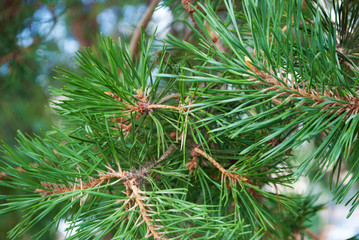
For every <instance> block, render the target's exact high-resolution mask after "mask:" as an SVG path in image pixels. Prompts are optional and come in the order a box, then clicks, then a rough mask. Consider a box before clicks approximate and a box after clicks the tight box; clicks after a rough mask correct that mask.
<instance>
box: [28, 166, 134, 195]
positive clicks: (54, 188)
mask: <svg viewBox="0 0 359 240" xmlns="http://www.w3.org/2000/svg"><path fill="white" fill-rule="evenodd" d="M109 169H110V172H108V173H99V175H100V177H99V178H95V179H91V180H90V181H89V182H88V183H85V184H83V183H82V182H81V183H80V184H78V183H75V184H73V186H72V187H66V186H64V185H58V184H51V183H41V186H42V187H44V188H47V189H50V190H45V189H39V188H38V189H36V190H35V192H38V193H40V194H41V195H43V196H48V195H53V194H60V193H65V192H71V191H77V190H82V189H88V188H93V187H96V186H99V185H101V184H102V183H103V182H106V181H109V180H110V179H111V178H114V177H116V178H118V179H120V180H123V179H126V177H127V175H128V172H122V171H120V170H119V172H116V171H115V170H113V169H112V168H109Z"/></svg>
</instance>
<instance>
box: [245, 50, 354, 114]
mask: <svg viewBox="0 0 359 240" xmlns="http://www.w3.org/2000/svg"><path fill="white" fill-rule="evenodd" d="M245 62H246V64H247V66H248V67H249V68H250V69H251V70H252V71H253V72H254V73H256V74H257V75H258V76H259V77H260V78H257V80H259V81H257V83H258V84H259V85H271V87H268V88H266V89H264V90H263V91H262V93H265V92H269V91H278V94H277V95H276V96H275V97H274V98H273V99H276V98H277V97H280V96H283V95H285V96H287V98H286V100H285V101H293V99H295V98H303V97H304V98H307V99H310V100H312V101H314V103H313V104H312V106H313V107H314V106H316V105H318V104H320V103H324V102H329V103H328V104H326V105H325V107H324V108H328V107H335V106H340V107H341V108H340V110H338V111H339V113H343V112H345V111H346V112H347V113H346V115H347V116H351V115H354V114H357V113H358V112H359V98H357V97H354V96H346V97H340V96H339V95H338V94H334V93H333V92H331V91H324V92H323V93H319V91H318V90H316V91H314V90H313V89H305V88H304V87H299V86H298V85H297V86H294V84H291V86H290V87H289V86H288V85H289V84H288V83H286V84H284V83H283V82H281V81H279V80H278V79H277V78H275V77H274V76H273V75H271V74H269V73H265V72H262V71H259V70H258V69H257V68H256V67H255V66H253V65H252V61H251V60H250V59H249V58H248V57H245ZM330 98H334V99H337V100H338V101H345V102H347V103H342V102H332V100H329V99H330ZM276 102H278V104H280V103H282V102H281V101H279V100H278V99H276Z"/></svg>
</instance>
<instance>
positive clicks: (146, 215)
mask: <svg viewBox="0 0 359 240" xmlns="http://www.w3.org/2000/svg"><path fill="white" fill-rule="evenodd" d="M137 185H138V184H137V182H136V179H135V178H132V179H131V180H128V181H126V182H125V186H127V187H128V188H129V189H131V190H132V197H133V198H134V199H135V206H138V207H139V208H140V215H141V218H142V219H143V220H142V221H141V222H140V223H139V224H138V225H141V224H142V223H143V222H144V223H145V224H146V227H147V233H146V238H147V237H151V236H152V237H153V238H154V240H160V239H167V238H166V237H164V233H163V232H158V230H159V229H160V228H162V226H160V225H158V224H155V223H154V220H153V219H152V218H151V214H150V212H152V211H151V210H150V209H149V207H148V205H147V204H145V203H144V202H143V200H144V199H145V198H146V197H145V196H143V195H144V192H143V191H141V190H140V189H139V188H138V186H137ZM127 187H126V188H127Z"/></svg>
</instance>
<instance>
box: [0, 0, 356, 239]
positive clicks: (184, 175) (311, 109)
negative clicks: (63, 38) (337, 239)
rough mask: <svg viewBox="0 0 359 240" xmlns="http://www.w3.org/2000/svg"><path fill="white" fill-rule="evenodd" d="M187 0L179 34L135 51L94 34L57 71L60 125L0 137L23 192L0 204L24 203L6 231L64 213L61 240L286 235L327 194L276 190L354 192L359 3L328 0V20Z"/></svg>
mask: <svg viewBox="0 0 359 240" xmlns="http://www.w3.org/2000/svg"><path fill="white" fill-rule="evenodd" d="M157 2H158V1H157ZM163 4H168V5H171V4H172V3H171V1H167V2H164V3H163ZM182 4H183V5H181V7H182V10H183V14H186V15H187V16H188V17H189V18H188V19H189V21H188V22H187V24H188V27H189V28H190V29H191V32H190V34H192V35H191V36H189V37H188V36H187V37H186V38H188V39H186V40H183V39H179V38H178V37H176V36H173V35H169V36H168V39H167V40H166V42H165V43H163V45H162V46H158V45H154V44H153V41H154V37H149V38H147V39H146V36H145V35H144V34H142V37H141V38H140V41H139V48H138V51H137V53H135V54H133V53H131V51H130V49H128V47H127V44H124V43H123V42H122V41H121V40H120V41H119V42H114V41H113V40H111V39H110V38H106V37H102V45H101V46H98V48H97V49H96V51H92V50H90V49H84V50H83V51H80V52H78V54H77V57H76V61H77V63H78V67H79V68H80V69H81V70H82V75H77V74H74V73H72V72H69V71H67V70H66V69H59V70H58V72H59V75H61V76H62V77H61V78H60V80H62V81H64V82H65V83H66V86H65V87H64V88H62V89H53V93H54V94H56V95H58V96H62V97H63V99H65V100H62V101H61V102H59V103H57V106H56V107H55V108H54V109H55V111H57V112H58V113H59V114H60V115H61V116H62V117H63V123H62V126H61V127H58V128H54V130H53V131H51V132H48V133H46V134H44V136H38V137H34V138H31V137H27V136H24V135H23V134H21V133H19V137H18V142H19V145H20V146H19V148H18V149H12V148H10V147H8V146H7V145H5V144H4V145H3V148H2V152H3V160H2V162H1V165H0V168H1V171H2V173H1V180H0V184H1V185H3V186H6V187H11V188H15V189H21V190H23V191H26V194H24V195H16V196H2V198H3V199H6V203H4V204H2V206H1V210H0V213H1V214H5V213H7V212H10V211H14V210H21V211H22V213H23V219H22V220H21V222H19V223H18V225H17V226H16V227H15V228H14V229H13V230H12V231H10V232H9V238H10V239H16V238H17V237H19V236H21V235H23V234H24V233H25V232H26V231H27V230H28V229H29V228H31V227H33V226H34V225H35V224H36V223H37V222H38V221H40V220H41V219H43V218H45V217H50V218H49V219H51V222H50V223H49V224H48V228H45V229H43V231H41V232H39V233H38V234H37V235H36V236H34V239H36V238H41V236H42V235H43V234H44V233H45V232H47V231H54V230H55V229H56V228H57V227H58V224H59V222H60V220H64V221H66V222H67V223H68V224H69V225H68V229H67V237H66V239H102V238H103V237H107V238H111V239H144V238H150V239H156V240H157V239H260V238H266V239H295V238H297V237H298V236H303V235H306V234H309V235H311V236H312V233H310V231H309V230H308V229H307V228H308V226H310V225H308V224H310V222H308V219H309V218H310V217H311V216H313V215H314V214H315V213H316V212H317V211H318V210H320V209H321V207H322V205H318V204H316V203H315V197H313V196H308V195H295V194H288V193H287V192H286V191H284V190H283V189H284V188H285V187H290V186H291V185H292V184H293V183H294V182H295V181H296V179H297V178H298V176H300V175H303V174H309V176H311V177H312V179H313V180H319V179H322V178H323V177H325V176H326V175H328V174H329V175H331V177H330V181H331V182H330V183H331V187H332V188H331V189H332V193H333V198H334V199H335V200H336V201H337V202H338V203H340V202H342V201H343V200H344V198H345V197H348V196H347V195H348V192H349V190H352V189H354V187H355V183H356V181H357V180H358V178H359V170H358V166H357V163H358V160H357V157H358V155H359V152H358V151H359V149H358V147H357V146H358V144H357V141H358V139H357V132H358V127H359V117H358V112H359V97H358V94H357V85H358V80H359V75H358V73H359V71H358V68H357V65H356V62H357V59H358V54H359V52H358V49H359V48H358V46H359V45H358V42H356V41H357V38H355V36H356V35H357V33H358V24H359V20H358V16H357V12H355V9H358V7H359V5H358V4H356V3H353V2H351V1H343V3H342V4H341V5H339V4H338V3H336V2H334V3H333V5H332V7H333V8H334V10H335V11H334V12H335V21H332V20H331V18H330V17H329V16H328V11H327V8H326V6H321V5H320V4H316V3H312V2H310V1H306V2H302V1H281V0H280V1H271V0H263V1H249V0H243V1H238V2H237V1H236V2H233V1H230V0H224V1H223V2H220V1H218V2H216V3H213V2H212V1H207V2H196V6H194V5H192V2H190V1H182ZM353 9H354V10H353ZM223 12H225V14H224V15H223ZM223 16H224V17H223ZM344 29H346V30H344ZM311 140H315V142H316V144H317V145H316V148H315V149H314V151H313V152H311V153H309V154H308V156H307V157H306V158H305V159H299V161H300V165H299V166H296V165H295V164H293V157H292V155H291V154H292V151H293V150H295V149H297V148H298V147H299V146H300V145H301V144H303V143H304V142H306V141H311ZM343 168H345V169H347V171H346V172H347V173H346V175H345V177H344V178H343V179H342V178H340V173H341V169H343ZM358 197H359V192H356V193H355V194H354V195H352V196H349V199H350V200H349V202H348V203H347V204H350V205H351V206H352V208H351V210H350V212H349V213H348V216H350V215H351V214H352V213H353V212H354V211H357V210H355V208H356V207H357V206H358V204H359V200H358V199H359V198H358Z"/></svg>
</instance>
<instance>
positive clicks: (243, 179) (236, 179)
mask: <svg viewBox="0 0 359 240" xmlns="http://www.w3.org/2000/svg"><path fill="white" fill-rule="evenodd" d="M191 155H192V157H197V156H198V155H201V156H202V157H204V158H206V159H207V160H208V161H210V162H211V163H212V164H213V165H214V166H215V167H216V168H217V169H218V170H219V171H220V172H221V173H222V180H223V181H225V180H226V178H229V179H230V180H231V181H232V183H233V184H234V183H236V182H239V181H241V182H246V181H248V179H247V178H246V177H245V176H239V175H238V174H236V173H230V172H228V171H227V170H226V169H224V168H223V167H222V166H221V164H219V163H218V162H217V161H216V160H214V158H212V157H211V156H209V155H208V154H206V153H205V152H204V151H203V150H201V149H200V148H198V147H195V148H193V149H192V152H191ZM191 161H194V160H191ZM193 165H194V164H193V163H191V164H190V167H191V168H193Z"/></svg>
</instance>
